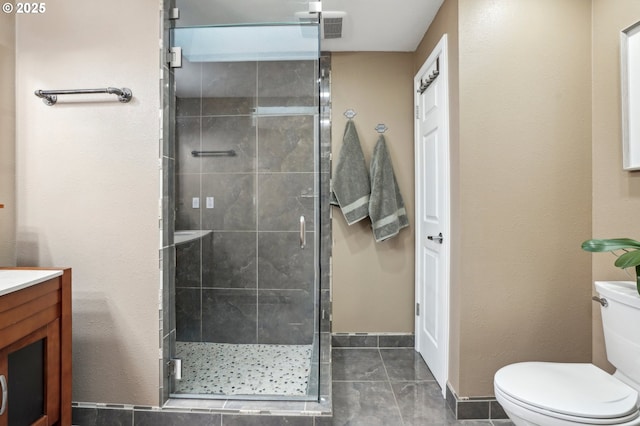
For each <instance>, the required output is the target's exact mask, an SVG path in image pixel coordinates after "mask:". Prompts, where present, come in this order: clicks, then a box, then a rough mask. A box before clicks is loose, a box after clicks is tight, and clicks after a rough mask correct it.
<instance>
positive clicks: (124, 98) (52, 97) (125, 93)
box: [35, 87, 133, 106]
mask: <svg viewBox="0 0 640 426" xmlns="http://www.w3.org/2000/svg"><path fill="white" fill-rule="evenodd" d="M91 93H108V94H110V95H117V96H118V100H119V101H120V102H129V101H130V100H131V98H132V97H133V93H131V90H130V89H127V88H126V87H123V88H122V89H117V88H115V87H107V88H105V89H71V90H36V91H35V95H36V96H37V97H39V98H42V101H43V102H44V103H45V104H47V105H49V106H51V105H55V103H56V102H57V101H58V96H57V95H81V94H82V95H83V94H91Z"/></svg>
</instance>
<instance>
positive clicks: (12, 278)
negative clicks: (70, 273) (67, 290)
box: [0, 269, 62, 296]
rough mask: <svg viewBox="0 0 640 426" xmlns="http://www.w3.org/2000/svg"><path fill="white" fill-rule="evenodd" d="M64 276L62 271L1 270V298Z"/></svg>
mask: <svg viewBox="0 0 640 426" xmlns="http://www.w3.org/2000/svg"><path fill="white" fill-rule="evenodd" d="M60 275H62V271H61V270H39V269H35V270H34V269H2V270H0V296H4V295H5V294H9V293H13V292H14V291H18V290H22V289H23V288H27V287H30V286H32V285H35V284H39V283H41V282H43V281H47V280H50V279H51V278H55V277H59V276H60Z"/></svg>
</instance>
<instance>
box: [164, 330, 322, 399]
mask: <svg viewBox="0 0 640 426" xmlns="http://www.w3.org/2000/svg"><path fill="white" fill-rule="evenodd" d="M311 351H312V345H263V344H230V343H202V342H176V357H177V358H179V359H182V380H180V381H178V382H177V389H176V390H177V393H180V394H207V395H286V396H304V395H306V394H307V385H308V383H309V373H310V370H311Z"/></svg>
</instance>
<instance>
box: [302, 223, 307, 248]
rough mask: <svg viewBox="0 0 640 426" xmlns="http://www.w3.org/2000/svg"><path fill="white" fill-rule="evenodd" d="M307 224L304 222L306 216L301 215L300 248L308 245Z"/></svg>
mask: <svg viewBox="0 0 640 426" xmlns="http://www.w3.org/2000/svg"><path fill="white" fill-rule="evenodd" d="M306 228H307V225H306V224H305V222H304V216H300V248H301V249H303V248H304V246H306V245H307V235H306V234H307V233H306V232H305V231H306Z"/></svg>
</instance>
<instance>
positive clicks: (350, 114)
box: [344, 108, 358, 120]
mask: <svg viewBox="0 0 640 426" xmlns="http://www.w3.org/2000/svg"><path fill="white" fill-rule="evenodd" d="M356 115H358V113H357V112H355V111H354V110H352V109H351V108H349V109H348V110H346V111H345V112H344V116H345V117H347V118H348V119H349V120H351V119H352V118H353V117H355V116H356Z"/></svg>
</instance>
